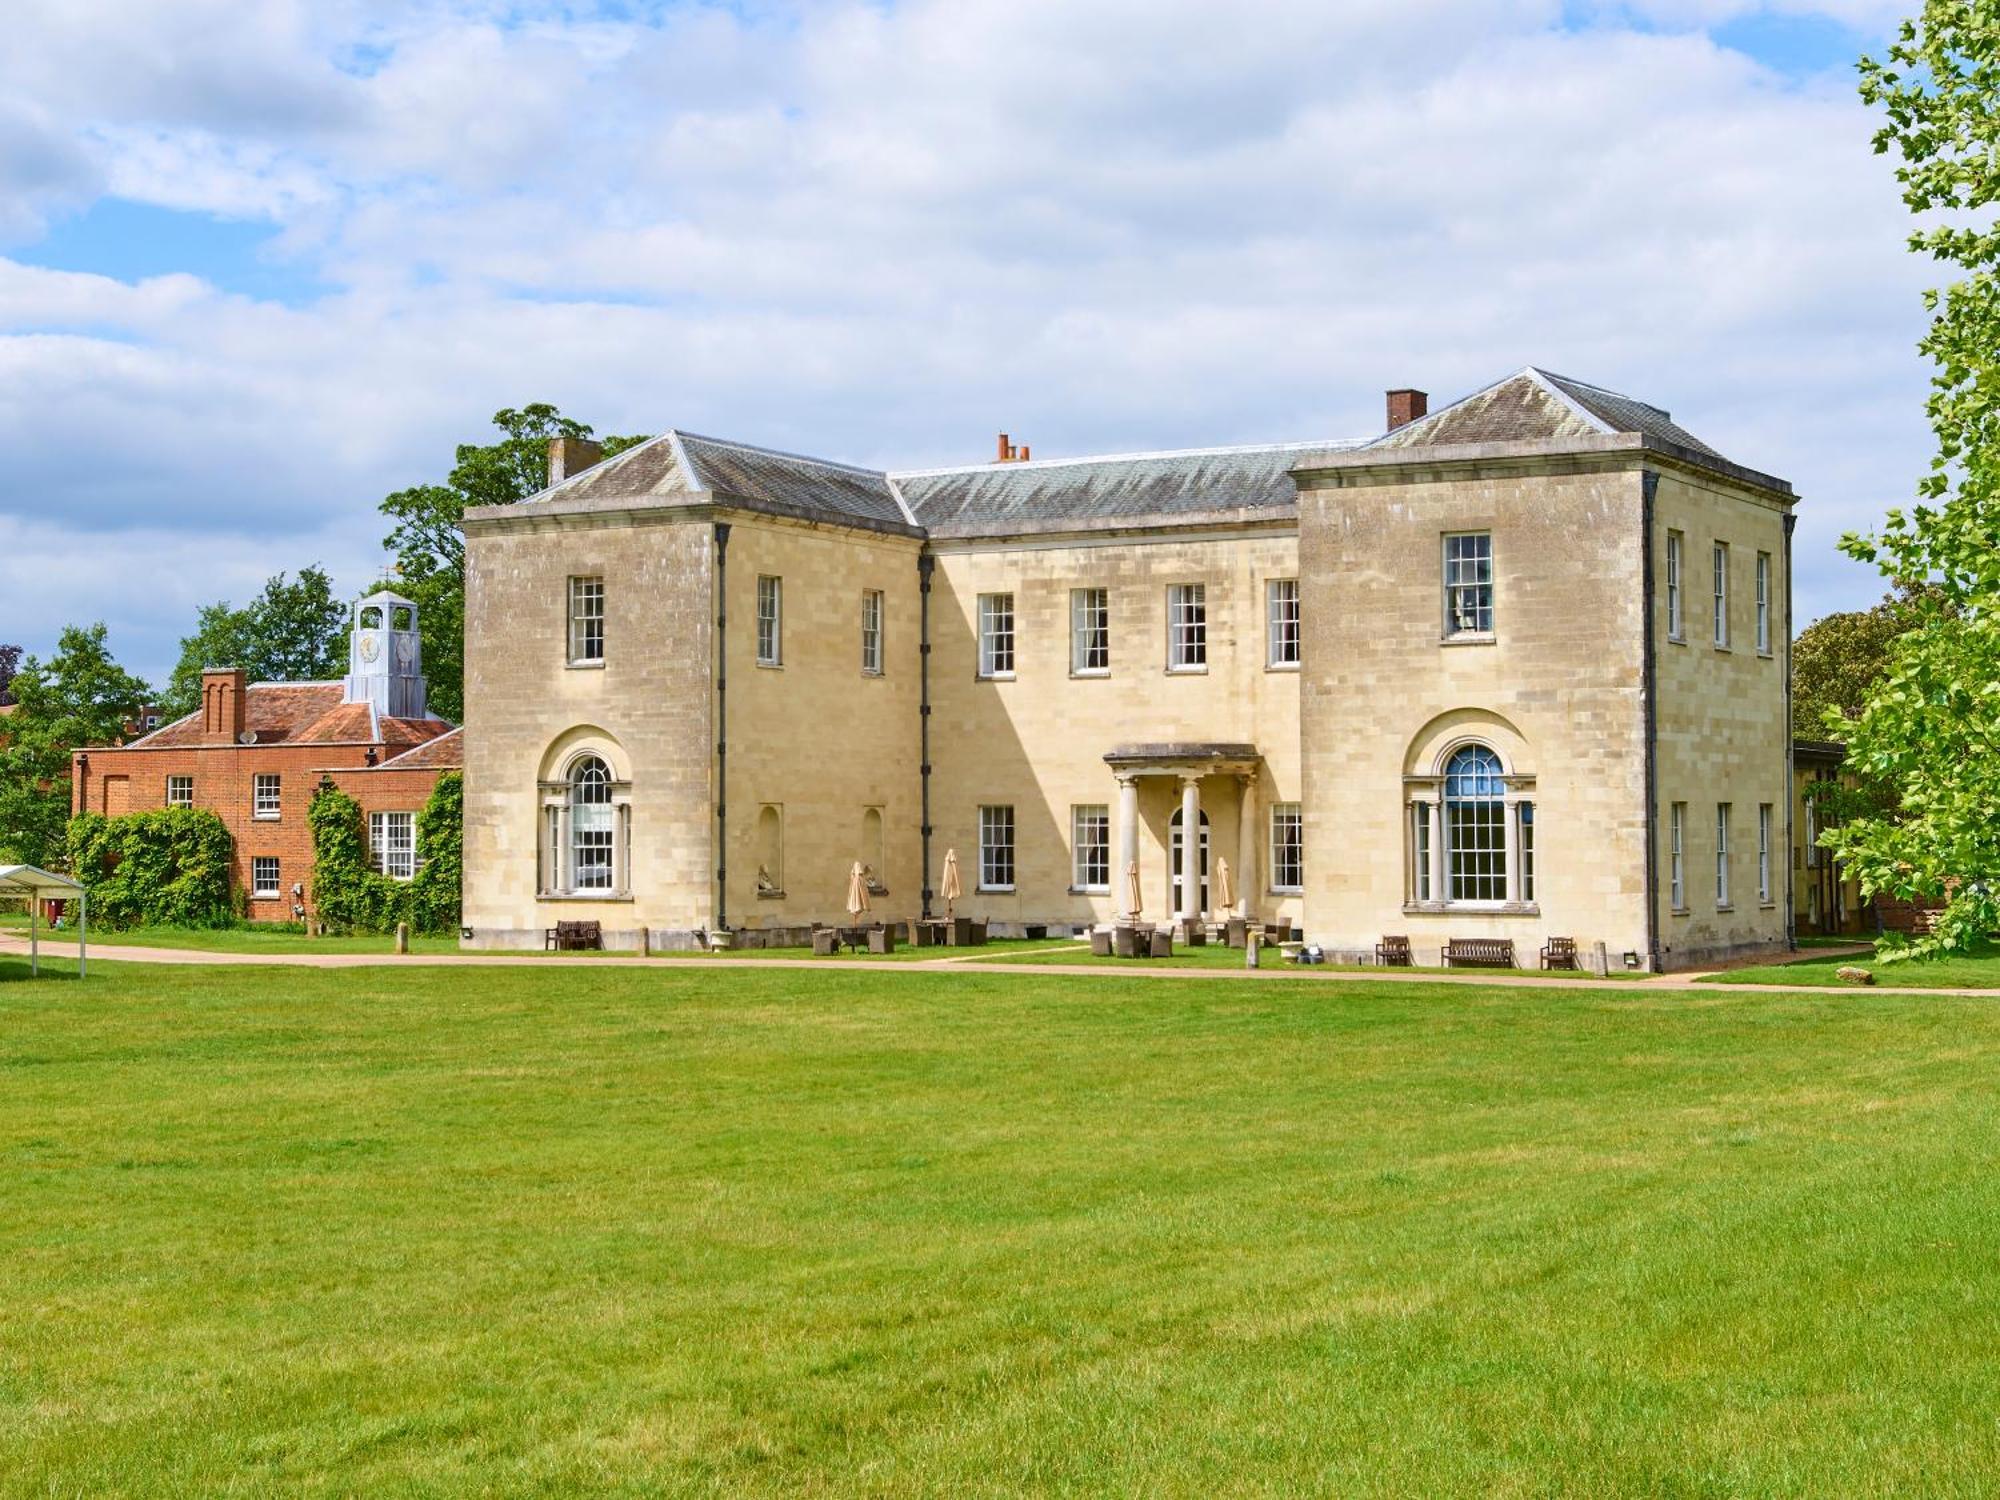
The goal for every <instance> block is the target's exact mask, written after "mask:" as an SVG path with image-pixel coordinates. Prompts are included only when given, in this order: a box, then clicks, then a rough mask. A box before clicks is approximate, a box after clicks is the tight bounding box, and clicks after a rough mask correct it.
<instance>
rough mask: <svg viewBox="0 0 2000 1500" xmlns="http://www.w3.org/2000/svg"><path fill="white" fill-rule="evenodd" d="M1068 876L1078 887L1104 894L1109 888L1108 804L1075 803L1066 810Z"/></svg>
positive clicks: (1109, 830)
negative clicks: (1068, 839)
mask: <svg viewBox="0 0 2000 1500" xmlns="http://www.w3.org/2000/svg"><path fill="white" fill-rule="evenodd" d="M1069 831H1070V879H1071V881H1072V882H1074V884H1075V888H1076V889H1077V890H1079V891H1083V892H1087V893H1089V894H1092V895H1107V894H1109V893H1110V890H1111V806H1110V804H1109V803H1106V802H1084V803H1078V804H1077V805H1075V806H1073V807H1071V808H1070V810H1069Z"/></svg>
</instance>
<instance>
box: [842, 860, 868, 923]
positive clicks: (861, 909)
mask: <svg viewBox="0 0 2000 1500" xmlns="http://www.w3.org/2000/svg"><path fill="white" fill-rule="evenodd" d="M867 910H868V874H867V872H866V871H865V870H863V869H862V868H861V861H860V860H858V859H857V860H856V861H855V862H854V869H853V870H852V871H851V872H849V874H848V877H847V914H848V915H849V916H850V917H859V916H861V915H862V914H863V913H865V912H866V911H867Z"/></svg>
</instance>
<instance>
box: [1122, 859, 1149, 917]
mask: <svg viewBox="0 0 2000 1500" xmlns="http://www.w3.org/2000/svg"><path fill="white" fill-rule="evenodd" d="M1125 904H1126V906H1127V907H1128V908H1129V910H1128V911H1127V912H1126V915H1127V916H1129V917H1130V918H1131V919H1132V920H1133V921H1135V922H1136V921H1138V920H1139V913H1140V912H1142V911H1144V910H1145V909H1146V903H1145V902H1144V901H1143V900H1141V899H1140V894H1139V861H1138V860H1136V859H1135V860H1133V861H1132V863H1131V864H1129V865H1127V866H1126V867H1125Z"/></svg>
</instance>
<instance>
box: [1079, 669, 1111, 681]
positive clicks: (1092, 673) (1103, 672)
mask: <svg viewBox="0 0 2000 1500" xmlns="http://www.w3.org/2000/svg"><path fill="white" fill-rule="evenodd" d="M1069 675H1070V676H1072V677H1096V678H1100V679H1102V678H1105V677H1109V676H1110V675H1111V668H1109V667H1071V668H1070V669H1069Z"/></svg>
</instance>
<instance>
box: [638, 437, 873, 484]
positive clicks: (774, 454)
mask: <svg viewBox="0 0 2000 1500" xmlns="http://www.w3.org/2000/svg"><path fill="white" fill-rule="evenodd" d="M675 430H676V431H677V432H679V433H680V436H681V437H683V438H693V439H694V440H695V441H696V442H697V443H713V444H715V445H716V446H717V447H718V448H735V449H738V450H740V451H742V452H744V453H761V454H762V455H763V456H764V457H766V458H789V459H791V460H792V461H793V462H794V463H802V464H813V465H816V466H817V467H819V468H822V469H842V470H845V471H846V472H847V473H849V474H865V475H867V476H868V477H869V478H870V479H887V478H888V477H889V472H888V470H886V469H871V468H868V467H867V466H866V465H864V464H850V463H845V462H843V461H842V460H840V459H837V458H820V457H817V456H816V455H814V454H811V453H793V452H790V451H789V450H787V449H784V448H766V447H764V446H763V445H762V444H761V443H745V442H742V441H740V440H738V439H736V438H725V437H711V436H710V435H709V434H707V433H705V432H686V431H681V430H680V429H675Z"/></svg>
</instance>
